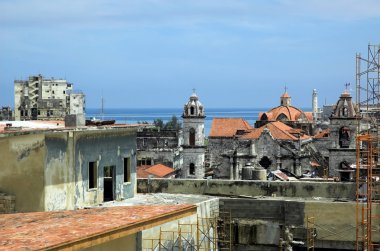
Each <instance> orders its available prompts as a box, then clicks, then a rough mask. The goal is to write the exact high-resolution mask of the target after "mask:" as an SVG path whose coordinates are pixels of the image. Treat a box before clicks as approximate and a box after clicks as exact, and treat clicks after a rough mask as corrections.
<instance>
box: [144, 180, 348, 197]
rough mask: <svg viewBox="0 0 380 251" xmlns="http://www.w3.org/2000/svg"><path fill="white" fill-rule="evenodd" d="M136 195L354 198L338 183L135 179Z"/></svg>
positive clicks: (346, 185) (346, 184) (346, 187)
mask: <svg viewBox="0 0 380 251" xmlns="http://www.w3.org/2000/svg"><path fill="white" fill-rule="evenodd" d="M137 191H138V192H139V193H160V192H164V193H182V194H210V195H215V196H241V195H245V196H274V195H275V196H282V197H303V198H312V197H324V198H347V199H352V200H354V199H355V198H356V197H355V196H356V195H355V191H356V186H355V183H349V182H348V183H339V182H298V181H295V182H283V181H245V180H241V181H229V180H205V179H203V180H189V179H174V180H173V179H150V180H148V179H138V181H137Z"/></svg>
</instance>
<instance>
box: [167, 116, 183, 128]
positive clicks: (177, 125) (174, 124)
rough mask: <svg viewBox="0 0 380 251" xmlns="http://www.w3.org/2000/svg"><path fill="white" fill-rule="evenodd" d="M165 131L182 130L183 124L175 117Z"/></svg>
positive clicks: (168, 123)
mask: <svg viewBox="0 0 380 251" xmlns="http://www.w3.org/2000/svg"><path fill="white" fill-rule="evenodd" d="M165 129H170V130H179V129H181V123H180V122H179V120H178V118H177V116H175V115H173V116H172V118H171V120H170V121H168V122H167V123H166V124H165Z"/></svg>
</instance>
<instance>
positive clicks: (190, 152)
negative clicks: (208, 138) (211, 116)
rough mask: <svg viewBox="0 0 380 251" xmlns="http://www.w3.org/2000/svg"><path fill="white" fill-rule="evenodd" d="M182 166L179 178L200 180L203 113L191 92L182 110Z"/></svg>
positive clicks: (203, 158) (202, 149)
mask: <svg viewBox="0 0 380 251" xmlns="http://www.w3.org/2000/svg"><path fill="white" fill-rule="evenodd" d="M182 118H183V145H182V148H183V151H182V156H183V165H182V171H181V178H196V179H202V178H203V177H204V174H205V170H204V160H205V145H204V139H205V130H204V128H205V127H204V121H205V118H206V116H205V113H204V108H203V105H202V104H201V102H199V100H198V96H197V94H196V93H195V90H193V94H192V95H191V96H190V99H189V101H188V102H187V103H186V104H185V106H184V109H183V114H182Z"/></svg>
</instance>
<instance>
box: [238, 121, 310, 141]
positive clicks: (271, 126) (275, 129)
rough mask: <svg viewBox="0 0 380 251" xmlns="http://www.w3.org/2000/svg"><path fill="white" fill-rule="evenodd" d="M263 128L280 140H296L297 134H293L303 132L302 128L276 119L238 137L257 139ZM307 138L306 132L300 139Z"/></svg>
mask: <svg viewBox="0 0 380 251" xmlns="http://www.w3.org/2000/svg"><path fill="white" fill-rule="evenodd" d="M264 129H268V130H269V132H270V134H271V135H272V137H273V138H274V139H280V140H298V137H297V135H294V134H299V133H302V132H303V131H302V130H299V129H294V128H292V127H290V126H287V125H285V124H284V123H282V122H280V121H276V122H271V123H268V124H266V125H263V126H262V127H259V128H256V129H253V130H250V131H249V133H247V134H244V135H242V136H241V137H240V138H241V139H258V138H259V137H260V136H261V134H262V133H263V131H264ZM301 135H302V134H301ZM308 138H310V137H309V136H308V135H306V134H304V135H302V136H301V139H308Z"/></svg>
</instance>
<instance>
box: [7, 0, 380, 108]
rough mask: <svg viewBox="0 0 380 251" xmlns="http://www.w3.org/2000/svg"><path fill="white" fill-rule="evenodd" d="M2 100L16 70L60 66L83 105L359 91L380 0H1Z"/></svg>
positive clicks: (300, 97)
mask: <svg viewBox="0 0 380 251" xmlns="http://www.w3.org/2000/svg"><path fill="white" fill-rule="evenodd" d="M0 10H1V15H0V105H11V106H13V105H14V98H13V82H14V80H16V79H17V80H26V79H27V78H28V76H29V75H36V74H42V75H43V76H44V77H45V78H51V77H54V78H56V79H59V78H64V79H67V80H68V81H69V82H71V83H73V84H74V88H75V89H76V90H80V91H83V92H84V93H85V94H86V106H87V107H88V108H96V107H100V106H101V97H102V96H103V98H104V106H105V107H106V108H151V107H158V108H161V107H170V108H174V107H183V104H184V103H186V102H187V100H188V98H189V96H190V95H191V93H192V89H193V88H195V89H196V92H197V94H198V96H199V99H200V101H201V102H202V103H203V104H204V106H205V109H206V110H207V107H212V108H218V107H220V108H225V107H246V108H250V107H252V108H259V107H272V106H276V105H278V104H279V102H280V101H279V100H280V99H279V97H280V96H281V94H282V93H283V92H284V88H285V86H286V88H287V90H288V93H289V94H290V96H291V97H292V104H293V105H295V106H299V107H311V95H312V90H313V89H317V91H318V98H319V105H320V106H321V105H323V104H325V103H326V104H332V103H335V102H336V101H337V99H338V98H339V96H340V93H341V92H342V91H343V90H344V89H345V86H344V85H345V84H346V83H351V86H350V87H349V88H350V90H351V93H352V94H353V96H354V95H355V89H354V84H355V55H356V53H362V55H366V53H367V46H368V44H369V43H371V44H380V33H379V27H380V1H378V0H308V1H304V0H191V1H189V0H134V1H131V0H123V1H119V0H76V1H68V0H67V1H65V0H54V1H49V0H33V1H31V0H0Z"/></svg>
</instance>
